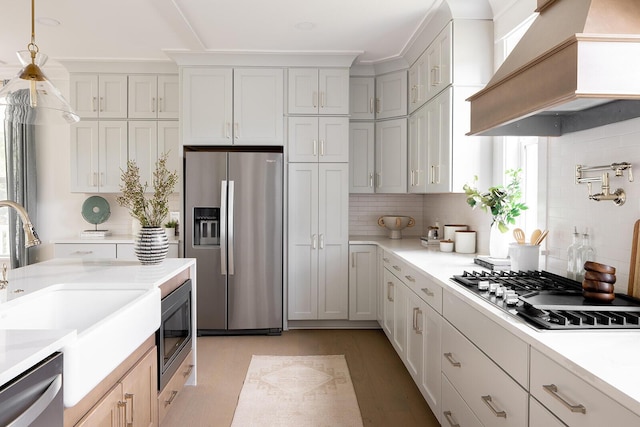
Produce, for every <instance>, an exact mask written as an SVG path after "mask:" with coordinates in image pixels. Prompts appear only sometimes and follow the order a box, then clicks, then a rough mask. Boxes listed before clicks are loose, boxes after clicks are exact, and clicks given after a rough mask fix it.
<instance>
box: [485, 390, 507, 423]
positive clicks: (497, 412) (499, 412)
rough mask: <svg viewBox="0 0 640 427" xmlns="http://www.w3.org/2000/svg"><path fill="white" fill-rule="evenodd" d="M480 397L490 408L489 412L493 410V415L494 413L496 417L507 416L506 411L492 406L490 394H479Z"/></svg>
mask: <svg viewBox="0 0 640 427" xmlns="http://www.w3.org/2000/svg"><path fill="white" fill-rule="evenodd" d="M481 397H482V401H483V402H484V403H485V404H486V405H487V406H488V407H489V409H491V412H493V415H495V416H496V417H498V418H507V413H506V412H505V411H498V410H497V409H496V408H495V407H494V406H493V401H492V400H491V396H490V395H487V396H481Z"/></svg>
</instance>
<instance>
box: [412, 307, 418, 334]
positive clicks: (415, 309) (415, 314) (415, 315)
mask: <svg viewBox="0 0 640 427" xmlns="http://www.w3.org/2000/svg"><path fill="white" fill-rule="evenodd" d="M418 310H419V309H418V307H413V330H414V331H416V332H418Z"/></svg>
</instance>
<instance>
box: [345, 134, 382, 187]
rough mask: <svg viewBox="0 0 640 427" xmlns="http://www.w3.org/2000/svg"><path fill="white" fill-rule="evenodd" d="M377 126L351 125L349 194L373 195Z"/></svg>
mask: <svg viewBox="0 0 640 427" xmlns="http://www.w3.org/2000/svg"><path fill="white" fill-rule="evenodd" d="M374 130H375V124H374V123H373V122H352V123H350V124H349V193H373V192H374V186H373V181H374V173H375V166H376V165H375V155H374V152H375V142H376V141H375V136H374Z"/></svg>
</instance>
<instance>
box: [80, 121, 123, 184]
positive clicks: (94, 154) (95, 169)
mask: <svg viewBox="0 0 640 427" xmlns="http://www.w3.org/2000/svg"><path fill="white" fill-rule="evenodd" d="M126 168H127V122H126V121H89V120H87V121H80V122H79V123H76V124H73V125H72V126H71V168H70V169H71V192H80V193H118V192H119V191H120V175H121V173H122V170H126Z"/></svg>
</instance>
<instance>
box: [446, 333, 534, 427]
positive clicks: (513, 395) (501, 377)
mask: <svg viewBox="0 0 640 427" xmlns="http://www.w3.org/2000/svg"><path fill="white" fill-rule="evenodd" d="M442 372H443V374H444V375H445V376H446V377H447V379H448V380H449V381H450V382H451V384H452V385H453V386H454V387H455V388H456V390H458V392H459V393H460V396H461V397H462V398H463V399H464V401H465V402H466V403H467V405H469V407H470V408H471V410H472V411H473V412H474V413H475V414H476V416H477V417H478V419H479V420H480V421H481V422H482V423H483V424H484V425H485V426H512V427H522V426H526V425H527V424H528V419H529V416H528V407H529V394H528V393H527V391H526V390H525V389H523V388H522V387H521V386H520V385H518V383H517V382H515V381H514V380H513V379H511V378H510V377H509V375H507V374H506V373H505V372H504V371H503V370H502V369H500V368H499V367H498V366H497V365H496V364H495V363H494V362H493V361H492V360H491V359H489V358H488V357H487V356H486V355H485V354H484V353H482V352H481V351H480V350H479V349H478V348H477V347H476V346H475V345H473V343H471V341H469V340H468V339H467V338H465V337H464V336H463V335H462V334H461V333H460V332H458V331H457V330H456V329H455V328H454V327H453V326H451V324H450V323H449V322H446V321H445V322H443V324H442Z"/></svg>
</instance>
